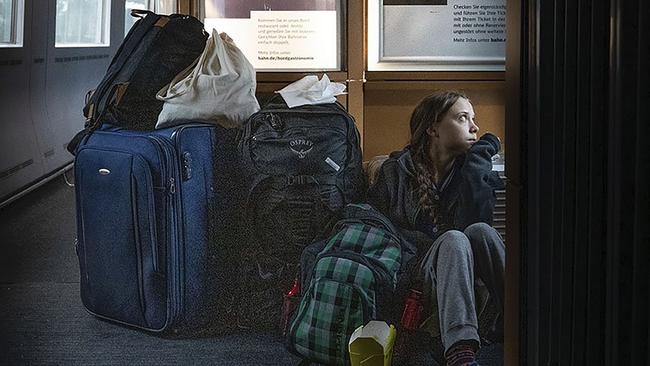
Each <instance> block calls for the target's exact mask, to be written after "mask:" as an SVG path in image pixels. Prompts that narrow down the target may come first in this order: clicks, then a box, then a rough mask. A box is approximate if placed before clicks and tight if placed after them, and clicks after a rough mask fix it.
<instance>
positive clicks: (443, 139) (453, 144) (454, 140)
mask: <svg viewBox="0 0 650 366" xmlns="http://www.w3.org/2000/svg"><path fill="white" fill-rule="evenodd" d="M474 117H475V115H474V108H473V107H472V104H471V103H470V102H469V100H467V99H465V98H458V100H457V101H456V103H454V104H453V105H452V106H451V108H449V110H448V111H447V113H446V114H445V115H444V116H443V117H442V119H441V120H440V121H439V122H437V123H434V124H433V125H431V126H430V127H429V128H428V129H427V134H429V136H431V140H432V143H433V144H436V145H437V147H438V148H442V149H443V150H444V151H447V152H449V153H450V154H451V155H460V154H462V153H464V152H466V151H467V150H468V149H469V148H470V147H471V146H472V144H474V143H475V142H476V138H477V133H478V130H479V128H478V126H477V125H476V123H475V121H474Z"/></svg>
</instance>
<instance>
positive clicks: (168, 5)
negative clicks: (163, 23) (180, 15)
mask: <svg viewBox="0 0 650 366" xmlns="http://www.w3.org/2000/svg"><path fill="white" fill-rule="evenodd" d="M153 1H154V2H155V4H156V9H155V10H154V11H155V12H156V13H158V14H173V13H176V12H177V11H176V0H153Z"/></svg>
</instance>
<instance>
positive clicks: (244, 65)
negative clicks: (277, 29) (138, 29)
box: [156, 29, 260, 128]
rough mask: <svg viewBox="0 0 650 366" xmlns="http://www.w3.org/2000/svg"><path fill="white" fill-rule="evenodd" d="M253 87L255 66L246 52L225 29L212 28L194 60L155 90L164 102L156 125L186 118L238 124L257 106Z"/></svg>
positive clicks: (169, 123) (255, 110) (229, 126)
mask: <svg viewBox="0 0 650 366" xmlns="http://www.w3.org/2000/svg"><path fill="white" fill-rule="evenodd" d="M255 87H256V83H255V69H253V66H252V65H251V64H250V62H248V60H247V59H246V56H244V54H243V53H242V52H241V50H239V48H237V46H236V45H235V43H234V42H233V40H232V39H231V38H230V37H228V35H227V34H226V33H221V35H219V34H218V33H217V31H216V30H214V29H213V30H212V36H210V37H209V38H208V40H207V42H206V46H205V49H204V50H203V53H202V54H201V56H200V57H199V58H198V59H197V61H196V62H195V63H194V64H192V65H190V67H188V68H187V69H185V70H183V71H182V72H180V73H179V74H178V75H176V77H175V78H174V79H173V80H172V81H171V83H169V85H167V86H165V87H163V88H162V89H161V90H160V91H159V92H158V93H157V95H156V98H158V100H162V101H164V102H165V103H164V104H163V109H162V111H161V112H160V115H158V123H156V128H164V127H169V126H173V125H175V124H178V123H180V122H181V120H187V119H192V120H205V121H208V122H210V121H212V122H214V123H217V124H220V125H222V126H224V127H228V128H231V127H240V126H241V125H242V124H243V123H244V122H245V121H246V120H247V119H248V117H250V116H251V114H253V113H255V112H257V111H258V110H259V109H260V106H259V104H258V102H257V99H256V98H255Z"/></svg>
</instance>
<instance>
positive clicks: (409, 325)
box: [394, 289, 424, 365]
mask: <svg viewBox="0 0 650 366" xmlns="http://www.w3.org/2000/svg"><path fill="white" fill-rule="evenodd" d="M423 312H424V305H423V302H422V291H418V290H415V289H411V291H410V292H409V295H408V296H407V298H406V300H405V301H404V312H403V313H402V319H401V320H400V323H399V327H398V330H397V339H396V340H395V349H394V352H395V360H399V361H398V363H400V364H405V365H408V364H411V363H412V360H411V358H412V357H413V356H414V354H413V346H412V345H411V342H412V340H413V335H414V334H415V331H416V330H417V329H418V328H419V327H420V324H421V323H422V314H423Z"/></svg>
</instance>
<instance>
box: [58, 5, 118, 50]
mask: <svg viewBox="0 0 650 366" xmlns="http://www.w3.org/2000/svg"><path fill="white" fill-rule="evenodd" d="M109 23H110V1H109V0H56V34H55V39H56V47H84V46H85V47H88V46H108V45H109V27H108V25H109Z"/></svg>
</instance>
